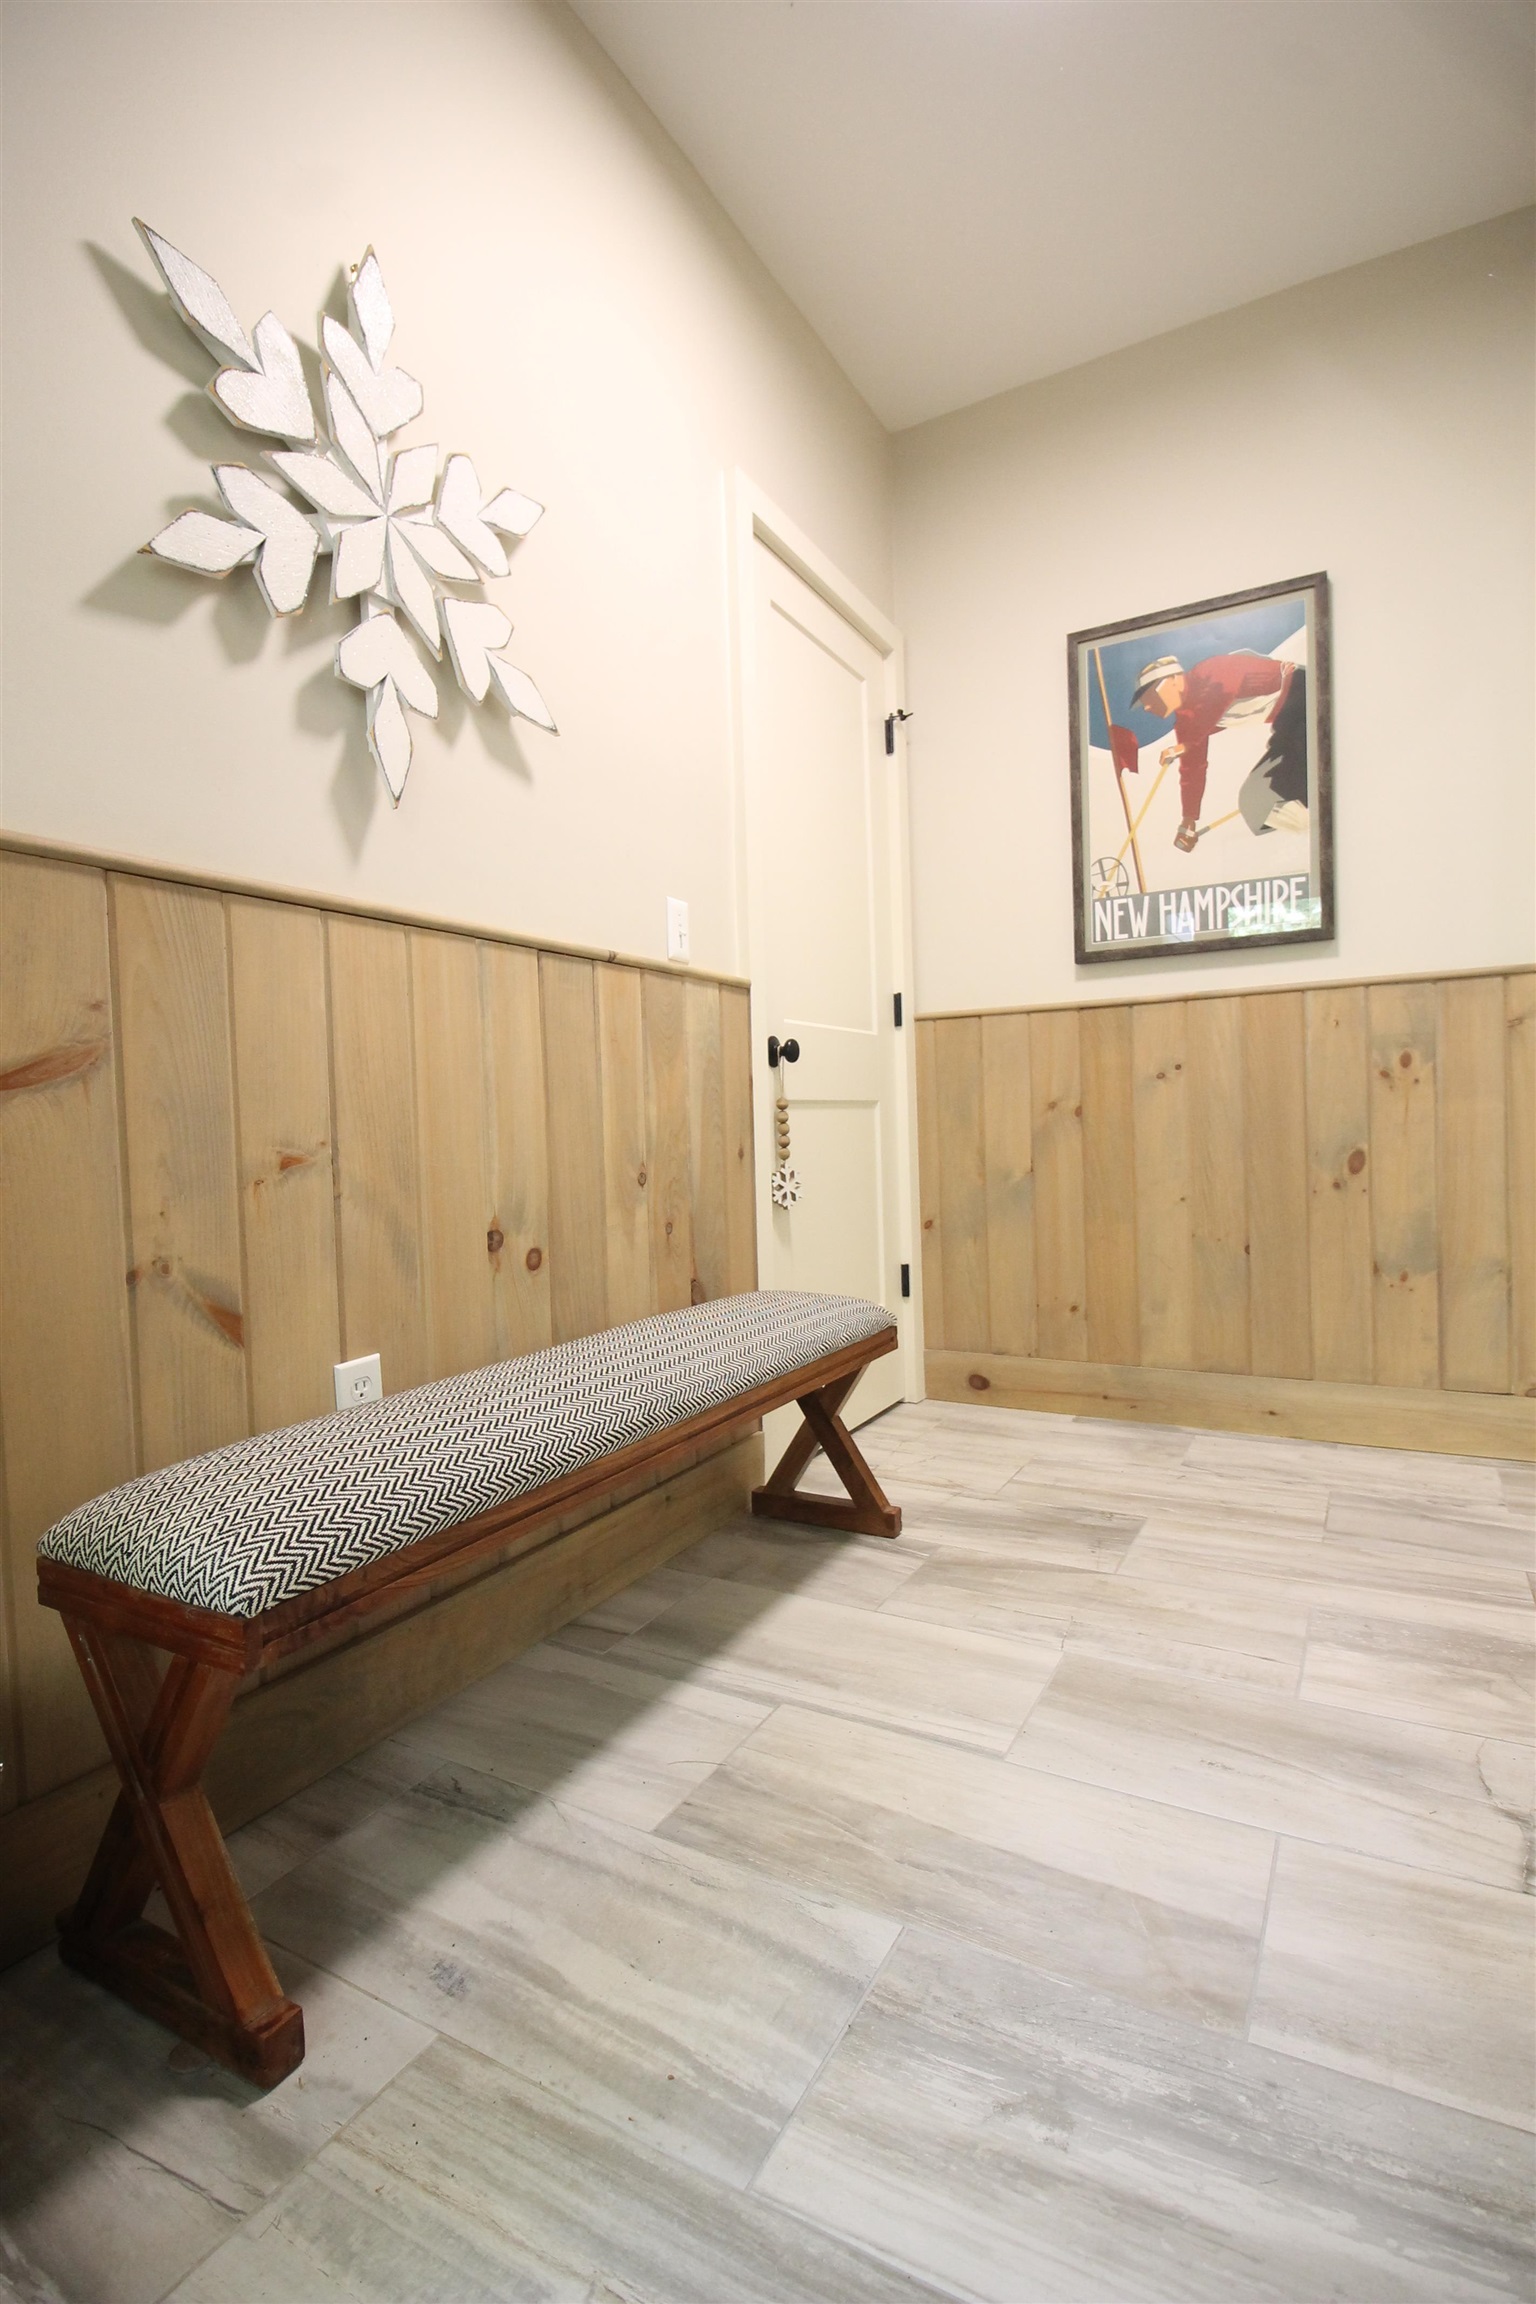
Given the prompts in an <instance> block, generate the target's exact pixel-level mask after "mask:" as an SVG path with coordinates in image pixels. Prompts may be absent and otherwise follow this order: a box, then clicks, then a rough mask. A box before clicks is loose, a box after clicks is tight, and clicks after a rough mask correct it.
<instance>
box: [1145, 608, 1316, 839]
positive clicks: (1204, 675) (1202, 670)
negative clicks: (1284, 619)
mask: <svg viewBox="0 0 1536 2304" xmlns="http://www.w3.org/2000/svg"><path fill="white" fill-rule="evenodd" d="M1131 701H1132V703H1133V704H1142V705H1144V706H1145V708H1146V710H1147V711H1149V712H1155V713H1157V714H1158V715H1159V717H1160V718H1162V719H1164V720H1171V721H1172V722H1173V733H1174V742H1173V743H1172V744H1170V745H1169V746H1168V748H1167V749H1166V751H1165V752H1164V753H1163V755H1162V760H1163V765H1164V766H1165V767H1167V766H1168V765H1169V764H1170V763H1171V762H1172V761H1175V760H1177V762H1178V764H1179V803H1180V817H1181V821H1180V824H1179V828H1178V831H1177V832H1176V833H1175V834H1174V837H1173V844H1174V846H1175V848H1182V849H1183V850H1184V852H1185V854H1186V855H1187V854H1188V853H1189V852H1190V851H1191V850H1192V849H1193V848H1194V846H1195V844H1196V842H1197V841H1198V840H1199V837H1200V824H1199V818H1200V803H1201V801H1202V800H1203V799H1204V797H1205V777H1206V769H1207V766H1208V753H1209V748H1210V741H1211V738H1212V737H1213V736H1214V735H1215V733H1216V731H1217V729H1218V728H1230V727H1232V726H1233V725H1234V724H1235V723H1236V722H1238V721H1241V720H1251V719H1254V718H1256V717H1257V716H1258V715H1259V714H1261V713H1262V714H1264V715H1265V716H1266V717H1267V719H1268V721H1269V742H1268V743H1267V744H1266V746H1265V748H1264V752H1263V756H1262V758H1261V759H1260V760H1259V761H1258V762H1257V764H1256V765H1255V766H1254V767H1253V768H1252V769H1251V770H1250V772H1249V774H1248V775H1247V776H1246V777H1245V778H1244V780H1243V783H1242V785H1241V787H1240V788H1239V791H1238V795H1237V805H1238V807H1239V809H1240V810H1241V812H1242V817H1243V821H1244V823H1245V824H1246V825H1247V826H1248V829H1249V831H1250V832H1255V833H1259V832H1282V831H1283V832H1293V831H1294V832H1299V831H1303V830H1304V829H1305V828H1306V823H1307V797H1308V794H1307V676H1306V673H1305V671H1304V670H1303V669H1302V667H1301V666H1300V665H1299V664H1286V663H1283V662H1281V660H1280V659H1279V658H1277V657H1274V656H1258V655H1254V654H1252V653H1250V652H1249V651H1248V650H1247V649H1243V650H1240V651H1239V652H1237V653H1236V654H1234V655H1231V656H1207V657H1206V658H1205V659H1204V661H1203V662H1202V663H1199V664H1195V665H1192V666H1191V667H1190V669H1189V670H1188V671H1186V670H1185V669H1184V666H1183V665H1182V664H1181V663H1180V662H1179V659H1178V658H1177V656H1159V657H1158V658H1157V659H1156V661H1155V662H1154V663H1151V664H1148V665H1146V666H1145V667H1144V669H1143V671H1142V673H1141V677H1140V679H1139V680H1138V681H1137V683H1136V692H1135V695H1134V696H1133V697H1132V699H1131Z"/></svg>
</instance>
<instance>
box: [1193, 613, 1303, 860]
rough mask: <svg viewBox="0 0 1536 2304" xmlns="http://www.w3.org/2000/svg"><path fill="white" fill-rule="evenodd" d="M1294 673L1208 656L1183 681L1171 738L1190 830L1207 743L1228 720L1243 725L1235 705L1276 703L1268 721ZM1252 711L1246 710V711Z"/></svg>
mask: <svg viewBox="0 0 1536 2304" xmlns="http://www.w3.org/2000/svg"><path fill="white" fill-rule="evenodd" d="M1295 669H1296V667H1295V666H1294V665H1293V664H1282V663H1280V662H1279V661H1278V660H1277V659H1276V658H1275V657H1273V656H1250V655H1246V654H1245V655H1240V656H1207V657H1206V659H1205V661H1204V663H1203V664H1195V665H1192V666H1191V667H1190V669H1189V671H1188V672H1186V673H1185V675H1184V694H1183V697H1182V699H1181V701H1180V704H1179V708H1178V711H1177V712H1176V713H1175V714H1174V720H1173V733H1174V739H1175V741H1176V742H1177V743H1178V744H1179V745H1180V746H1181V747H1182V757H1181V759H1180V761H1179V796H1180V800H1181V803H1182V806H1183V812H1184V821H1185V822H1186V823H1187V824H1193V823H1195V822H1196V821H1197V819H1198V817H1199V814H1200V803H1201V801H1202V800H1203V799H1204V798H1205V772H1206V768H1207V765H1208V751H1209V747H1210V741H1211V738H1212V737H1213V736H1214V735H1215V733H1216V731H1217V729H1218V728H1220V727H1221V726H1222V725H1223V724H1224V723H1225V722H1226V720H1227V719H1228V718H1229V716H1230V717H1231V718H1232V719H1244V720H1245V719H1247V718H1248V717H1249V713H1247V712H1234V711H1233V706H1234V705H1241V704H1243V703H1246V702H1248V700H1249V699H1250V698H1259V697H1264V696H1273V697H1274V699H1275V701H1274V704H1273V706H1272V708H1271V710H1270V712H1269V713H1268V715H1267V717H1268V718H1269V719H1270V720H1273V719H1274V717H1275V714H1276V713H1277V712H1278V711H1279V709H1280V707H1281V705H1282V704H1283V703H1284V702H1285V699H1286V696H1287V694H1288V692H1289V690H1290V685H1291V678H1292V675H1293V673H1294V672H1295ZM1250 709H1251V707H1250Z"/></svg>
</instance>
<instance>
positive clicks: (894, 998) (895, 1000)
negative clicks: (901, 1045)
mask: <svg viewBox="0 0 1536 2304" xmlns="http://www.w3.org/2000/svg"><path fill="white" fill-rule="evenodd" d="M891 1005H892V1007H893V1008H894V1009H895V1011H896V1029H897V1031H898V1032H899V1031H900V1030H901V994H900V993H899V992H893V993H892V994H891Z"/></svg>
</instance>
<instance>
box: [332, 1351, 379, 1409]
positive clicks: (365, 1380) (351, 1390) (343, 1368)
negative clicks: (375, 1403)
mask: <svg viewBox="0 0 1536 2304" xmlns="http://www.w3.org/2000/svg"><path fill="white" fill-rule="evenodd" d="M331 1373H332V1374H333V1375H334V1377H335V1379H336V1405H337V1407H338V1408H361V1406H362V1405H363V1402H364V1401H365V1400H382V1399H383V1397H384V1379H383V1377H382V1376H381V1375H380V1373H379V1356H378V1354H377V1352H365V1353H364V1354H363V1356H362V1358H361V1359H360V1360H338V1361H337V1362H336V1365H335V1367H334V1368H333V1369H332V1371H331Z"/></svg>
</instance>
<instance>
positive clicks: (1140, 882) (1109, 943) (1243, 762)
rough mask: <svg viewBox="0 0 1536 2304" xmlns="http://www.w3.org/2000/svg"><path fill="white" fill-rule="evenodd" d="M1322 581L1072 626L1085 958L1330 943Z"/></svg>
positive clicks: (1077, 928)
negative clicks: (1090, 626)
mask: <svg viewBox="0 0 1536 2304" xmlns="http://www.w3.org/2000/svg"><path fill="white" fill-rule="evenodd" d="M1328 668H1329V657H1328V579H1327V577H1326V576H1321V575H1319V576H1298V577H1295V578H1294V579H1293V580H1292V581H1291V582H1290V583H1289V584H1265V585H1261V586H1260V587H1259V588H1258V589H1257V590H1256V591H1253V592H1231V593H1228V594H1227V595H1226V597H1225V598H1223V599H1220V600H1196V601H1194V602H1192V603H1191V604H1190V605H1189V606H1188V607H1185V608H1167V609H1164V610H1163V611H1162V612H1161V613H1160V614H1158V615H1152V616H1135V617H1130V618H1127V619H1126V620H1125V621H1124V622H1123V623H1120V624H1101V625H1099V626H1097V627H1096V629H1094V630H1093V631H1091V632H1073V633H1072V634H1070V635H1069V637H1068V640H1067V676H1068V681H1069V695H1070V726H1071V741H1072V879H1073V927H1074V934H1075V940H1076V950H1077V958H1078V961H1079V962H1080V963H1084V962H1088V961H1094V960H1131V959H1141V958H1143V957H1144V956H1145V955H1146V954H1148V953H1153V952H1233V951H1240V950H1244V949H1246V948H1247V947H1249V946H1251V945H1258V944H1315V943H1318V942H1320V941H1322V940H1323V939H1324V938H1326V937H1329V936H1332V934H1333V932H1334V922H1333V776H1332V757H1331V747H1330V741H1329V693H1328Z"/></svg>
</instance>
